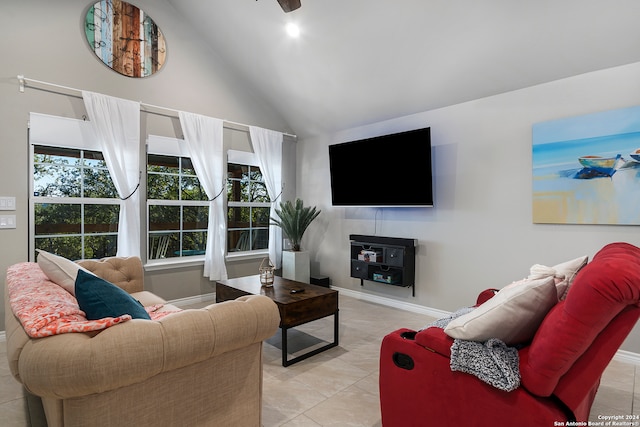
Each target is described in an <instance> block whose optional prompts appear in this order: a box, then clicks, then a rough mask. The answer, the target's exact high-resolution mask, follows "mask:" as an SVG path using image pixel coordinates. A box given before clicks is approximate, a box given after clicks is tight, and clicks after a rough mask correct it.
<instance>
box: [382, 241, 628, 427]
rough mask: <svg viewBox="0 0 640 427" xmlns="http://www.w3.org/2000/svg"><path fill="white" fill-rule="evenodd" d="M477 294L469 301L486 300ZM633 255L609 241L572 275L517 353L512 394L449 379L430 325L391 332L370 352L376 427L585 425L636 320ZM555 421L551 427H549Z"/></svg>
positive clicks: (471, 379)
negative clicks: (375, 371)
mask: <svg viewBox="0 0 640 427" xmlns="http://www.w3.org/2000/svg"><path fill="white" fill-rule="evenodd" d="M486 296H487V293H486V292H484V293H483V294H481V297H480V298H479V302H482V301H481V299H483V298H484V299H486ZM639 303H640V248H637V247H635V246H633V245H630V244H628V243H612V244H609V245H607V246H605V247H604V248H602V249H601V250H600V251H599V252H598V253H597V254H596V255H595V256H594V258H593V260H592V261H591V262H590V263H589V264H587V265H586V266H585V267H584V268H583V269H582V270H581V271H580V272H579V273H578V275H577V276H576V278H575V280H574V282H573V285H572V286H571V288H570V289H569V293H568V295H567V297H566V299H565V300H563V301H560V302H559V303H558V304H556V305H555V306H554V307H553V308H552V309H551V310H550V311H549V313H548V314H547V316H546V317H545V319H544V320H543V322H542V324H541V325H540V327H539V328H538V330H537V332H536V334H535V336H534V338H533V340H532V341H531V343H529V344H528V345H525V346H524V347H523V348H521V349H520V350H519V351H518V353H519V363H520V375H521V382H520V387H518V388H517V389H516V390H514V391H511V392H506V391H502V390H499V389H497V388H494V387H492V386H490V385H488V384H486V383H484V382H482V381H481V380H479V379H478V378H476V377H475V376H473V375H469V374H466V373H462V372H452V371H451V369H450V366H449V361H450V360H449V358H450V355H451V353H450V347H451V345H452V344H453V339H452V338H450V337H449V336H447V335H446V334H445V333H444V331H443V330H442V329H440V328H427V329H424V330H422V331H420V332H415V331H412V330H409V329H400V330H397V331H395V332H392V333H391V334H389V335H387V336H386V337H385V338H384V340H383V342H382V347H381V351H380V406H381V411H382V424H383V426H384V427H410V426H438V427H446V426H469V427H473V426H487V427H489V426H492V427H493V426H496V425H517V426H520V427H524V426H531V427H540V426H543V427H546V426H554V425H561V424H560V423H561V422H563V423H564V425H566V422H567V421H569V420H576V421H585V422H586V421H587V420H588V418H589V411H590V409H591V405H592V403H593V399H594V397H595V395H596V392H597V390H598V386H599V384H600V377H601V375H602V372H603V371H604V370H605V368H606V367H607V365H608V364H609V362H610V361H611V359H612V358H613V356H614V355H615V353H616V351H617V350H618V348H619V347H620V345H621V344H622V342H623V341H624V339H625V338H626V337H627V335H628V334H629V332H630V331H631V329H632V328H633V326H634V325H635V323H636V321H637V320H638V317H639V316H640V304H639ZM556 422H557V424H556Z"/></svg>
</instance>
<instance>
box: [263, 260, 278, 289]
mask: <svg viewBox="0 0 640 427" xmlns="http://www.w3.org/2000/svg"><path fill="white" fill-rule="evenodd" d="M265 261H266V262H267V265H265ZM275 269H276V267H275V265H273V264H272V263H271V260H270V259H269V258H263V259H262V262H261V263H260V284H261V285H262V286H265V287H271V286H273V270H275Z"/></svg>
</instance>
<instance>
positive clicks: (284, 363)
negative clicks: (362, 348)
mask: <svg viewBox="0 0 640 427" xmlns="http://www.w3.org/2000/svg"><path fill="white" fill-rule="evenodd" d="M339 325H340V321H339V319H338V312H337V311H336V312H335V313H334V314H333V342H330V343H329V344H327V345H324V346H322V347H320V348H316V349H315V350H311V351H309V352H307V353H304V354H301V355H300V356H297V357H294V358H292V359H287V331H288V330H289V328H287V327H284V326H283V327H282V328H280V329H281V330H282V366H284V367H287V366H291V365H293V364H294V363H297V362H300V361H301V360H304V359H307V358H309V357H311V356H314V355H316V354H318V353H321V352H323V351H325V350H329V349H330V348H333V347H336V346H337V345H338V336H339V332H340V328H339Z"/></svg>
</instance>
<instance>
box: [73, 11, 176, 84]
mask: <svg viewBox="0 0 640 427" xmlns="http://www.w3.org/2000/svg"><path fill="white" fill-rule="evenodd" d="M84 27H85V35H86V36H87V41H88V42H89V47H90V48H91V50H92V51H93V52H94V53H95V54H96V56H97V57H98V58H99V59H100V61H102V62H103V63H104V64H105V65H107V66H108V67H109V68H111V69H112V70H113V71H116V72H118V73H120V74H122V75H125V76H128V77H147V76H150V75H152V74H154V73H156V72H158V71H159V70H160V68H162V66H163V65H164V62H165V59H166V55H167V48H166V44H165V39H164V36H163V35H162V32H161V31H160V28H158V26H157V25H156V23H155V22H153V19H151V17H149V15H147V14H146V13H144V11H142V10H140V9H138V8H137V7H136V6H134V5H132V4H129V3H127V2H124V1H121V0H102V1H98V2H96V3H95V4H93V5H92V6H91V7H90V8H89V10H88V12H87V14H86V16H85V26H84Z"/></svg>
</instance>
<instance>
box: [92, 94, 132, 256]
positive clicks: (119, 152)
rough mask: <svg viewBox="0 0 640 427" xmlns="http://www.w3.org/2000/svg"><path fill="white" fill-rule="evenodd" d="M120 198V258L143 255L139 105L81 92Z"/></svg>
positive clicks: (118, 254) (118, 252) (118, 253)
mask: <svg viewBox="0 0 640 427" xmlns="http://www.w3.org/2000/svg"><path fill="white" fill-rule="evenodd" d="M82 98H83V99H84V105H85V108H86V109H87V113H88V115H89V120H90V122H91V124H92V127H93V129H94V131H95V134H96V137H97V138H98V141H99V143H100V147H101V150H102V155H103V156H104V160H105V162H106V164H107V168H108V169H109V174H111V179H112V180H113V183H114V185H115V187H116V190H117V191H118V194H119V196H120V199H121V200H122V202H121V203H120V218H119V224H118V251H117V256H138V257H139V256H140V191H139V189H140V174H141V171H140V103H139V102H135V101H129V100H125V99H120V98H114V97H111V96H107V95H103V94H99V93H94V92H87V91H82Z"/></svg>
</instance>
